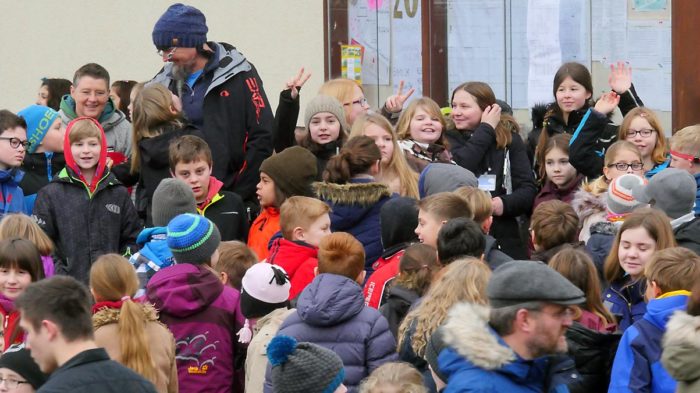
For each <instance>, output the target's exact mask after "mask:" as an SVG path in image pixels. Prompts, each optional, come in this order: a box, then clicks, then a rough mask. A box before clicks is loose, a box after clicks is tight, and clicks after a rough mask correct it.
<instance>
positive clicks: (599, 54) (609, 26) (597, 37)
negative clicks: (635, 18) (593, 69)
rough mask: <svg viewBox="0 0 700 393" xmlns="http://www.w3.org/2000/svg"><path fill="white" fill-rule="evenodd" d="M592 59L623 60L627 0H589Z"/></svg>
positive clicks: (608, 61) (608, 62)
mask: <svg viewBox="0 0 700 393" xmlns="http://www.w3.org/2000/svg"><path fill="white" fill-rule="evenodd" d="M591 10H592V14H591V22H592V28H591V32H592V33H591V35H592V41H593V43H592V48H591V51H592V53H593V61H600V62H602V63H603V64H610V63H614V62H616V61H618V60H623V59H624V57H625V55H626V54H627V0H591Z"/></svg>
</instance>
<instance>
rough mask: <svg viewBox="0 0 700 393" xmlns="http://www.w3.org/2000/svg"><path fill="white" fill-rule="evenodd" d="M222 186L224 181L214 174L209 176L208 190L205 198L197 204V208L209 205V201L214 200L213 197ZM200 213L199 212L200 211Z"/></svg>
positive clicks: (200, 208)
mask: <svg viewBox="0 0 700 393" xmlns="http://www.w3.org/2000/svg"><path fill="white" fill-rule="evenodd" d="M223 187H224V183H223V182H222V181H221V180H219V179H217V178H215V177H214V176H209V191H208V192H207V198H206V199H205V200H204V201H202V203H198V204H197V209H198V210H202V209H204V208H205V207H207V206H209V204H210V203H212V201H213V200H214V197H215V196H216V195H217V194H218V193H219V191H221V188H223ZM200 214H201V213H200Z"/></svg>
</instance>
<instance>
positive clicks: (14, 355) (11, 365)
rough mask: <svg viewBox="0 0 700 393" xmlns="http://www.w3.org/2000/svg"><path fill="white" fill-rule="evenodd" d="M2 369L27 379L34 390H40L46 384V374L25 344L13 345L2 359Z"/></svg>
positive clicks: (0, 359)
mask: <svg viewBox="0 0 700 393" xmlns="http://www.w3.org/2000/svg"><path fill="white" fill-rule="evenodd" d="M0 368H7V369H10V370H12V371H14V372H16V373H17V374H19V375H21V376H22V378H24V379H26V380H27V382H29V384H30V385H32V387H33V388H34V390H39V388H40V387H41V385H43V384H44V382H46V378H47V376H46V374H44V373H42V372H41V370H40V369H39V365H37V364H36V362H35V361H34V359H32V357H31V355H30V354H29V351H28V350H27V349H25V348H24V344H19V345H12V346H10V347H9V348H7V349H6V350H5V353H3V354H2V357H0Z"/></svg>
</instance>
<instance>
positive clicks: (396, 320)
mask: <svg viewBox="0 0 700 393" xmlns="http://www.w3.org/2000/svg"><path fill="white" fill-rule="evenodd" d="M418 298H419V296H418V293H416V292H415V291H412V290H410V289H408V288H405V287H403V286H401V285H393V286H392V287H391V288H389V293H388V295H387V299H386V303H384V305H383V306H381V307H380V308H379V312H380V313H381V314H382V315H384V318H386V320H387V321H388V322H389V330H391V333H392V334H393V335H394V337H396V338H397V339H398V337H397V334H398V331H399V326H400V325H401V322H403V319H404V318H405V317H406V314H408V310H409V309H410V308H411V304H413V302H415V301H416V300H417V299H418Z"/></svg>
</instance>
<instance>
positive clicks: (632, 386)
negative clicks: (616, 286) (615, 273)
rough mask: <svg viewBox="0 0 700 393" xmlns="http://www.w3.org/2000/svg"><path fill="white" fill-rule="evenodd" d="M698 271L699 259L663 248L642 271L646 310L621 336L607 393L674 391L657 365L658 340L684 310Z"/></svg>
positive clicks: (678, 249) (671, 381)
mask: <svg viewBox="0 0 700 393" xmlns="http://www.w3.org/2000/svg"><path fill="white" fill-rule="evenodd" d="M698 272H700V257H698V256H697V255H696V254H695V253H694V252H692V251H690V250H688V249H686V248H683V247H673V248H666V249H664V250H661V251H656V252H655V253H654V256H652V258H651V260H650V261H649V262H648V263H647V265H646V267H645V268H644V276H645V277H646V280H647V290H646V296H647V298H648V299H649V303H648V304H647V311H646V313H645V314H644V317H643V318H642V319H641V320H639V321H637V322H635V324H634V325H632V326H631V327H629V328H628V329H627V330H625V333H624V334H623V335H622V339H621V340H620V345H619V347H618V349H617V354H616V355H615V362H614V363H613V368H612V374H611V377H610V389H609V390H608V391H609V392H629V391H654V392H668V393H672V392H674V391H675V390H676V381H675V380H674V379H673V378H672V377H671V376H670V375H669V374H668V372H667V371H666V370H665V369H664V368H663V367H662V365H661V362H660V359H661V352H662V346H661V338H662V336H663V335H664V333H665V332H666V324H667V322H668V320H669V318H670V317H671V315H672V314H673V313H674V312H676V311H677V310H685V309H686V307H687V304H688V296H689V295H690V290H691V288H692V287H693V285H694V283H695V277H697V273H698Z"/></svg>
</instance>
